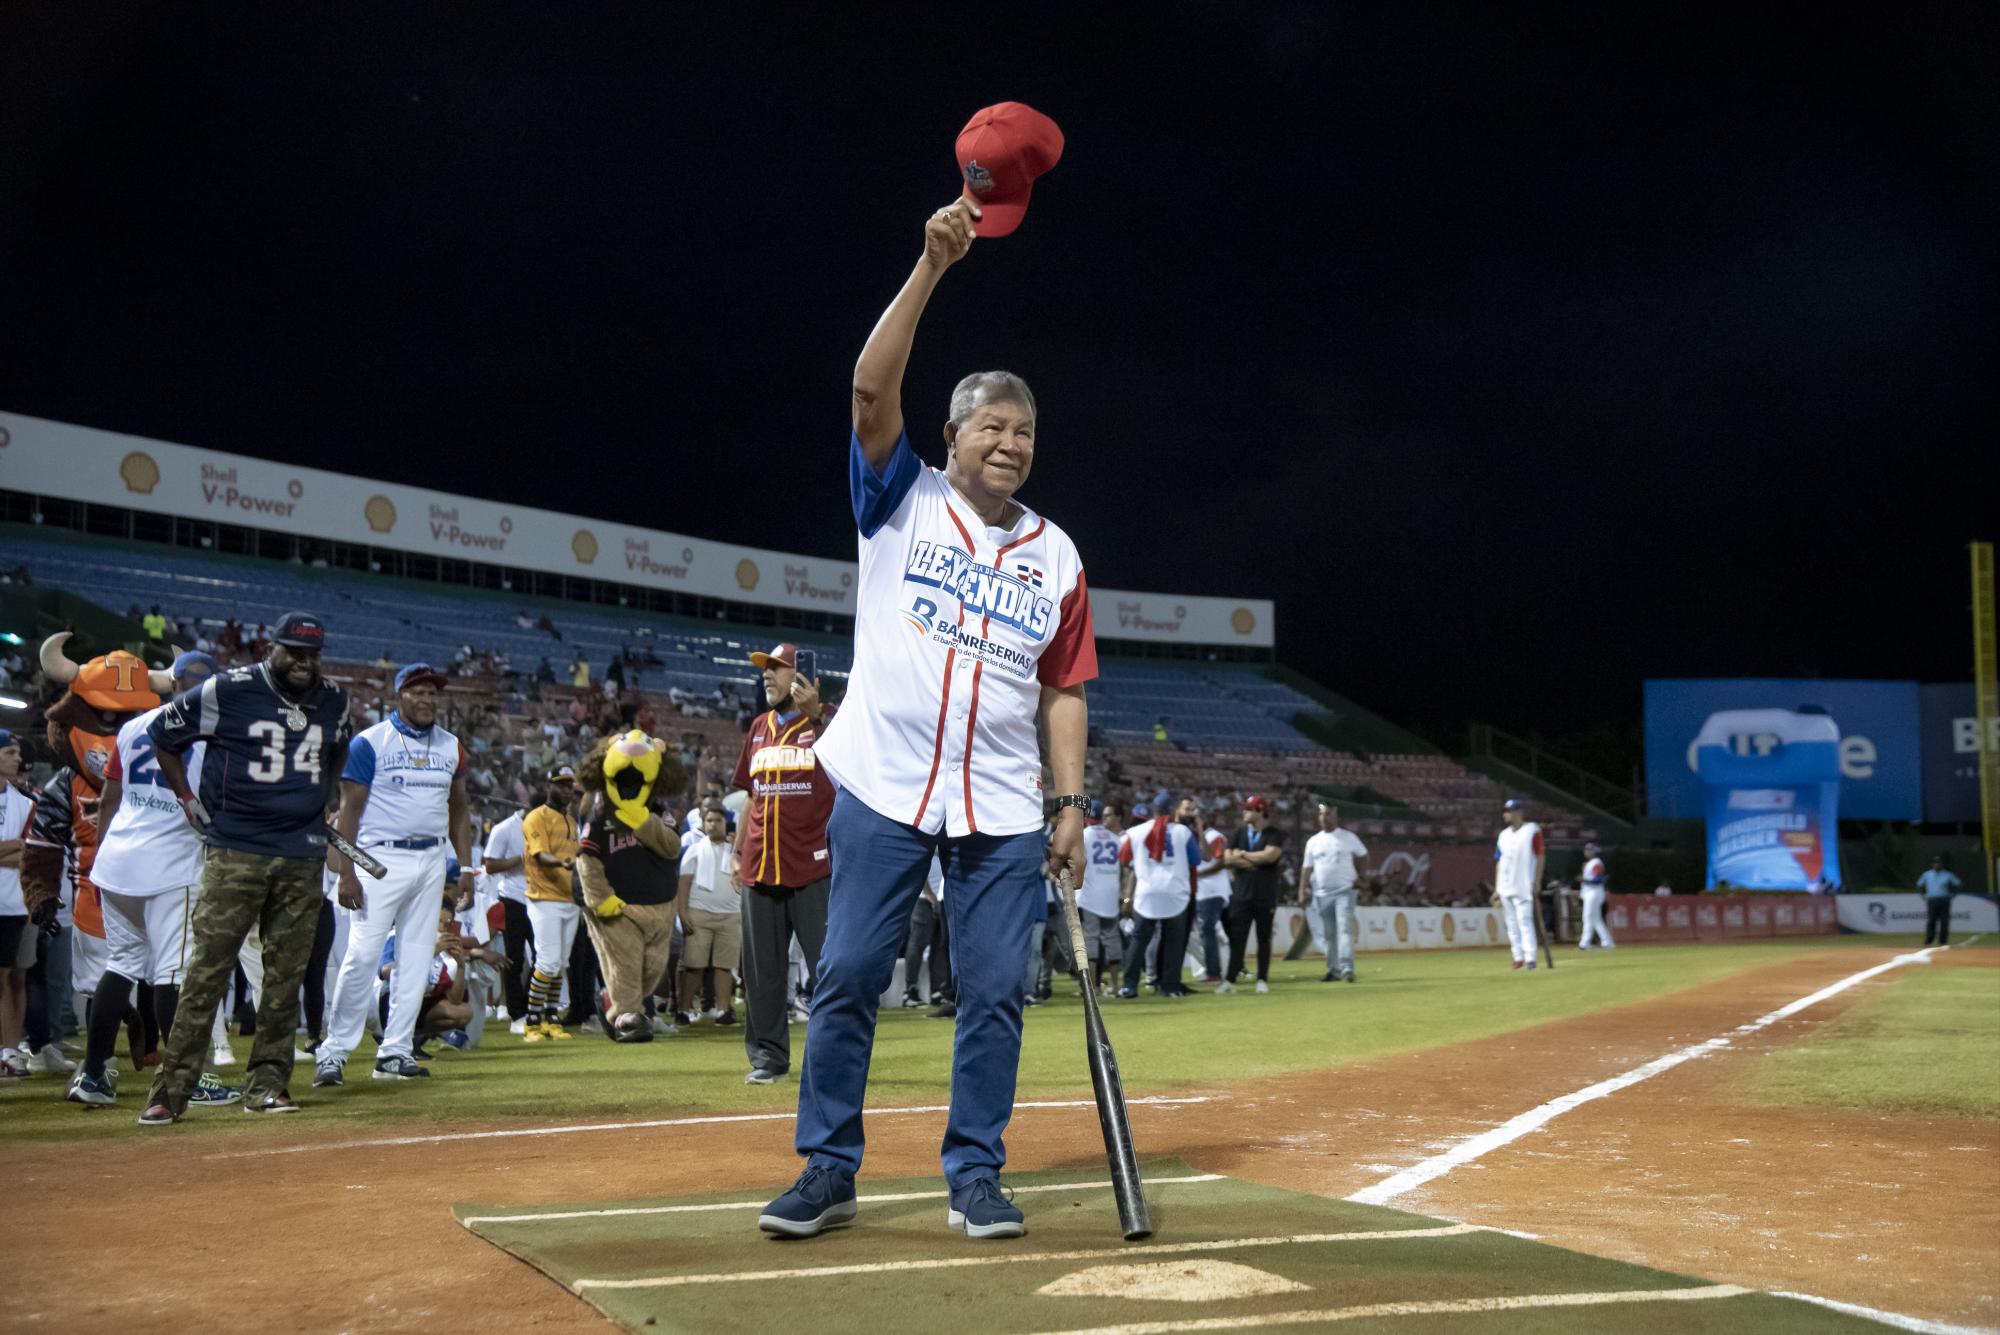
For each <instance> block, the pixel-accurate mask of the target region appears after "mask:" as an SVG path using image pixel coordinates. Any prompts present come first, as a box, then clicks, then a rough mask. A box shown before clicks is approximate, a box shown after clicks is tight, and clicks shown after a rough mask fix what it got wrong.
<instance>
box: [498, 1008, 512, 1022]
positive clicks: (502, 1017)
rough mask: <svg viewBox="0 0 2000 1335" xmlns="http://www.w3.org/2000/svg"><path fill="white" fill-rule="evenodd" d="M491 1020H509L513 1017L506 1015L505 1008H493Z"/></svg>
mask: <svg viewBox="0 0 2000 1335" xmlns="http://www.w3.org/2000/svg"><path fill="white" fill-rule="evenodd" d="M493 1018H494V1019H496V1020H511V1019H513V1018H514V1017H513V1016H511V1015H509V1014H508V1013H507V1008H506V1007H505V1006H495V1007H494V1008H493Z"/></svg>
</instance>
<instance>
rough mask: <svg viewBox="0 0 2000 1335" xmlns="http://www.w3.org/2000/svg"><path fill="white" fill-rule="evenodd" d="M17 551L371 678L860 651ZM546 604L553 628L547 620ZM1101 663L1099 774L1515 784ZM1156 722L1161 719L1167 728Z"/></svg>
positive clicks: (39, 535)
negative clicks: (290, 638) (1359, 746)
mask: <svg viewBox="0 0 2000 1335" xmlns="http://www.w3.org/2000/svg"><path fill="white" fill-rule="evenodd" d="M17 564H22V565H26V566H27V567H28V568H29V570H30V572H31V573H32V574H33V576H34V578H35V580H36V581H37V582H38V583H43V584H51V585H56V586H59V587H62V588H66V589H68V590H69V591H70V592H72V593H75V594H77V595H78V596H80V597H83V598H86V599H89V600H90V601H92V602H95V603H98V604H99V605H101V606H103V607H106V608H108V609H110V610H111V611H114V612H119V613H123V612H127V611H129V610H131V609H133V608H137V609H139V610H140V611H144V610H145V609H147V608H150V607H152V606H154V605H158V606H159V607H160V608H161V609H162V610H163V611H164V612H165V613H166V614H167V615H168V616H170V617H172V618H173V619H175V620H178V621H183V622H191V623H195V624H198V625H200V626H201V627H203V628H204V629H205V630H207V631H209V632H210V633H213V631H214V630H215V629H216V628H218V627H219V626H220V625H221V624H222V622H223V621H224V619H226V618H229V617H234V618H235V619H236V620H237V621H238V623H239V624H243V623H246V622H247V623H257V622H262V623H266V624H270V623H275V622H276V621H277V620H278V619H279V617H281V616H282V615H283V614H284V613H286V612H287V611H291V610H293V609H295V608H300V607H305V608H310V609H312V610H315V611H317V612H319V613H320V614H321V615H322V616H324V617H325V618H326V622H327V629H328V638H327V644H328V657H329V658H330V659H331V660H333V661H335V662H336V663H337V664H344V665H347V668H346V670H345V675H348V676H350V677H357V678H359V679H360V680H362V681H364V682H366V681H368V680H371V679H373V678H378V677H380V676H381V675H382V674H380V673H379V672H370V671H368V665H370V664H372V663H374V662H375V661H376V660H377V659H380V658H386V659H388V660H389V661H391V662H393V663H406V662H412V661H416V660H420V659H421V660H424V661H429V662H433V663H438V664H448V663H450V662H451V661H452V659H453V657H454V656H455V655H456V654H457V652H458V650H459V648H460V646H462V645H471V646H472V647H473V648H475V649H478V650H488V651H490V650H499V651H502V652H504V653H505V654H506V655H507V657H508V659H509V660H510V662H511V664H512V666H513V668H514V670H515V671H517V672H519V673H521V674H523V675H524V676H526V675H532V674H533V673H534V671H535V669H536V668H537V666H538V665H539V664H540V662H541V660H542V659H544V658H547V659H548V660H549V662H550V664H551V666H552V667H553V668H554V670H555V673H556V676H557V679H558V681H560V682H562V683H565V687H564V688H563V689H567V687H566V684H567V683H568V681H569V677H570V674H569V664H570V660H571V657H572V656H573V655H574V654H575V653H576V652H577V651H578V650H579V649H581V650H582V651H583V652H584V653H585V655H586V656H587V657H588V659H589V661H590V663H591V666H592V672H593V677H594V678H597V679H601V678H602V675H603V672H604V668H605V667H606V665H608V664H609V663H610V662H611V660H612V659H613V658H614V657H615V656H617V655H618V653H619V652H620V651H621V650H623V649H626V648H631V649H633V650H634V651H635V652H637V653H638V654H640V655H642V657H644V659H645V662H646V666H645V667H643V668H642V669H641V670H640V671H639V673H638V680H637V682H636V683H635V684H636V685H637V686H639V687H640V688H641V689H644V690H646V691H648V692H651V693H656V694H664V693H666V692H669V691H673V690H676V689H678V690H679V691H684V692H688V693H691V694H693V695H696V696H702V697H712V696H713V694H714V693H715V691H716V689H717V687H718V685H719V684H720V683H723V682H735V683H741V684H743V685H745V686H747V685H748V684H749V683H750V682H751V681H752V680H753V679H754V678H755V677H756V670H755V669H754V668H753V667H752V666H751V665H750V662H749V654H750V652H751V651H752V650H754V649H760V648H765V647H768V646H769V644H770V643H771V642H772V641H774V640H777V639H780V638H783V639H789V640H792V641H794V642H797V643H800V644H802V645H806V646H809V647H811V648H813V649H815V650H817V651H818V653H819V659H820V665H821V669H822V671H823V672H827V673H832V674H836V675H838V674H843V673H845V672H846V671H847V670H848V668H849V667H850V665H851V663H852V654H851V648H850V645H849V644H848V643H847V642H846V641H845V640H844V639H841V638H838V637H834V636H826V635H814V634H812V633H808V632H802V631H798V630H791V629H787V630H776V629H770V628H759V627H749V626H742V625H734V624H721V623H716V624H710V623H704V622H699V621H694V620H691V619H688V618H683V617H670V616H662V615H659V614H656V613H646V612H638V611H628V610H624V609H620V608H617V607H609V606H599V605H593V604H586V603H570V602H555V601H551V600H547V599H527V598H521V597H516V596H514V595H510V594H506V593H501V592H497V591H493V590H485V589H471V588H455V587H451V586H447V585H440V584H425V583H421V582H418V581H414V580H405V579H397V578H390V577H385V576H370V575H361V574H358V573H356V572H354V571H350V570H339V569H330V568H322V567H313V566H306V565H299V564H285V563H281V562H273V561H268V560H260V559H257V558H253V557H240V556H223V555H216V554H212V553H205V552H198V551H194V550H191V549H186V548H178V547H165V546H156V545H152V544H123V543H115V542H110V541H106V540H103V539H97V538H89V537H84V536H81V535H78V534H75V533H71V532H68V531H62V530H44V529H33V528H27V527H23V526H20V525H0V567H12V566H14V565H17ZM543 616H547V617H548V618H549V619H550V621H551V622H552V624H553V625H554V626H555V628H556V633H555V634H553V635H552V634H551V633H550V632H548V631H546V630H542V629H538V628H536V624H535V623H536V622H538V621H539V619H540V618H541V617H543ZM523 622H526V623H527V624H523ZM655 659H657V662H654V661H653V660H655ZM1101 666H1102V669H1103V672H1102V677H1101V679H1100V680H1099V681H1097V682H1096V683H1094V684H1093V686H1092V688H1091V708H1090V717H1091V725H1092V732H1093V734H1094V736H1095V738H1096V740H1097V743H1098V745H1097V747H1096V748H1095V750H1094V754H1093V770H1094V774H1093V781H1094V782H1096V781H1101V780H1102V779H1103V778H1104V777H1106V776H1107V775H1108V774H1109V773H1110V772H1113V771H1115V772H1116V773H1117V774H1118V775H1119V776H1120V777H1122V778H1123V779H1124V780H1125V781H1126V782H1129V783H1132V784H1133V785H1135V786H1136V787H1138V788H1141V789H1144V790H1146V791H1151V790H1152V788H1153V787H1154V786H1165V787H1167V788H1168V789H1170V790H1171V791H1174V792H1176V793H1188V792H1198V791H1200V792H1208V793H1214V794H1222V795H1226V794H1230V793H1247V792H1263V791H1269V792H1277V791H1285V790H1290V789H1302V790H1309V791H1315V792H1320V793H1327V794H1333V795H1336V796H1338V797H1340V798H1341V799H1342V800H1343V802H1344V803H1347V804H1350V805H1351V807H1352V809H1353V811H1354V812H1355V813H1356V814H1357V815H1358V814H1360V813H1364V812H1365V813H1367V814H1368V815H1369V816H1370V817H1376V818H1380V821H1378V820H1369V821H1367V822H1365V823H1364V824H1363V828H1368V826H1370V825H1376V824H1379V823H1382V822H1386V821H1389V820H1395V821H1400V822H1404V823H1408V822H1412V821H1414V822H1420V823H1434V828H1435V829H1436V830H1437V831H1438V832H1439V833H1440V834H1444V833H1446V832H1450V834H1451V835H1452V836H1454V837H1455V836H1456V835H1457V832H1458V830H1459V829H1460V828H1461V827H1462V828H1463V830H1464V831H1465V832H1466V833H1468V834H1470V833H1473V832H1475V831H1477V832H1482V837H1484V834H1485V833H1490V830H1491V827H1492V824H1493V813H1494V811H1495V809H1496V808H1497V806H1498V804H1499V802H1500V800H1501V798H1502V797H1503V796H1504V793H1503V792H1502V791H1501V789H1500V787H1499V786H1498V785H1497V784H1496V783H1495V782H1494V781H1493V780H1492V779H1490V778H1487V777H1486V776H1484V775H1480V774H1475V773H1472V772H1469V771H1468V770H1466V769H1465V767H1464V766H1462V765H1459V764H1458V763H1457V762H1455V761H1453V760H1451V759H1450V758H1449V757H1447V756H1444V755H1439V754H1422V753H1415V752H1411V753H1401V754H1384V753H1380V752H1378V753H1375V754H1372V755H1367V756H1363V755H1360V754H1356V753H1353V752H1350V751H1336V750H1329V749H1328V748H1326V747H1324V746H1321V745H1320V744H1319V743H1317V742H1315V741H1314V740H1313V739H1312V738H1310V737H1308V736H1306V735H1305V734H1304V733H1302V732H1300V731H1299V730H1298V728H1296V727H1295V726H1293V720H1294V719H1296V718H1298V717H1299V716H1301V715H1310V714H1316V713H1317V712H1318V711H1319V709H1320V706H1319V702H1317V701H1315V700H1314V699H1312V698H1311V697H1310V696H1308V695H1306V694H1304V693H1303V692H1301V691H1299V690H1297V689H1295V688H1293V687H1292V686H1289V685H1286V684H1285V683H1283V682H1280V681H1275V680H1272V679H1271V678H1270V677H1268V676H1266V675H1264V673H1263V672H1262V671H1261V670H1260V669H1259V668H1257V667H1256V666H1254V665H1247V664H1225V663H1205V662H1194V663H1185V662H1168V661H1159V660H1134V659H1124V658H1111V657H1107V658H1105V659H1103V660H1102V662H1101ZM377 689H379V685H378V686H377ZM465 689H467V690H469V691H471V692H473V693H475V694H478V693H480V692H481V691H482V690H483V691H485V692H489V693H490V692H494V691H497V690H498V683H497V682H488V683H484V684H481V683H476V682H472V683H466V684H465ZM557 693H558V694H561V691H560V690H559V691H558V692H557ZM746 694H747V693H746ZM723 712H724V714H725V716H724V717H716V718H681V719H676V720H674V725H673V726H674V728H675V729H676V730H678V731H683V732H696V733H700V734H702V735H703V737H704V740H706V741H708V742H711V743H715V744H721V743H723V742H725V741H729V740H730V739H731V738H732V737H733V736H734V735H735V729H736V724H735V720H734V718H733V716H728V715H730V713H731V711H729V710H724V711H723ZM1156 728H1164V730H1165V734H1166V738H1167V740H1166V741H1164V742H1162V741H1159V740H1158V739H1157V736H1156ZM710 734H713V735H712V736H711V735H710ZM1413 740H1414V739H1413ZM731 744H732V745H733V744H734V743H733V742H731ZM1545 823H1547V824H1549V825H1550V826H1551V827H1552V830H1553V831H1554V832H1555V833H1556V834H1557V837H1564V836H1565V835H1568V834H1571V833H1573V828H1572V827H1575V826H1576V825H1577V824H1578V821H1577V819H1576V818H1575V817H1574V816H1572V815H1570V814H1569V813H1565V812H1552V813H1550V815H1549V819H1548V821H1546V822H1545Z"/></svg>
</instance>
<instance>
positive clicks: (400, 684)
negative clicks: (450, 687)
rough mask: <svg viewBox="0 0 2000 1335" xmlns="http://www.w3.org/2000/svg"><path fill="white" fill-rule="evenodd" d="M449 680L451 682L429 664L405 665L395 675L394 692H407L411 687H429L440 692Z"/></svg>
mask: <svg viewBox="0 0 2000 1335" xmlns="http://www.w3.org/2000/svg"><path fill="white" fill-rule="evenodd" d="M449 680H451V679H450V678H449V677H447V676H445V675H444V673H442V672H440V671H438V670H437V669H436V668H434V667H432V666H431V665H430V664H429V663H406V664H404V665H403V670H402V671H401V672H398V673H397V674H396V690H397V691H398V692H401V691H407V690H409V689H410V687H412V686H424V685H430V686H435V687H437V688H438V689H439V690H440V691H441V690H443V689H444V684H445V683H446V682H447V681H449Z"/></svg>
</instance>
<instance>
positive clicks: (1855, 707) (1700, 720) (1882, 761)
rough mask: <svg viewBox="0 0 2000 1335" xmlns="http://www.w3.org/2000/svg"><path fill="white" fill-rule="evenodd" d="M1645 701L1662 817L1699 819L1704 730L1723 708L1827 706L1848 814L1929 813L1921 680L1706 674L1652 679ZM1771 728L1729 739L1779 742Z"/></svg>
mask: <svg viewBox="0 0 2000 1335" xmlns="http://www.w3.org/2000/svg"><path fill="white" fill-rule="evenodd" d="M1645 706H1646V809H1647V814H1648V815H1651V816H1654V817H1656V818H1658V819H1662V820H1695V819H1698V818H1699V817H1700V816H1701V815H1702V814H1703V811H1704V807H1703V793H1702V784H1701V777H1700V776H1699V775H1698V774H1696V772H1695V755H1694V747H1695V738H1696V736H1697V734H1699V733H1700V732H1701V728H1702V725H1703V724H1704V723H1706V722H1707V721H1708V717H1709V715H1711V714H1715V713H1719V712H1721V711H1723V710H1755V709H1785V710H1796V709H1799V708H1801V707H1808V706H1809V707H1812V708H1816V709H1823V710H1825V711H1826V712H1827V713H1829V714H1831V715H1832V716H1833V717H1834V718H1835V719H1836V720H1838V721H1839V723H1840V750H1839V755H1840V790H1841V791H1840V813H1841V815H1843V816H1845V817H1847V818H1848V819H1850V820H1921V819H1923V797H1924V788H1923V781H1922V765H1921V763H1920V760H1919V754H1920V747H1921V741H1920V734H1919V728H1918V716H1917V684H1916V683H1915V682H1913V681H1815V680H1810V679H1805V678H1703V679H1698V680H1681V681H1649V682H1647V683H1646V686H1645ZM1775 740H1776V739H1774V738H1772V737H1770V736H1768V735H1765V734H1747V733H1746V734H1739V735H1737V736H1735V737H1732V738H1730V739H1729V745H1730V746H1731V748H1732V749H1734V750H1735V751H1736V752H1737V753H1738V754H1742V755H1752V754H1756V753H1758V752H1759V751H1761V750H1763V749H1765V748H1768V747H1770V746H1772V745H1774V744H1775Z"/></svg>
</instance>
